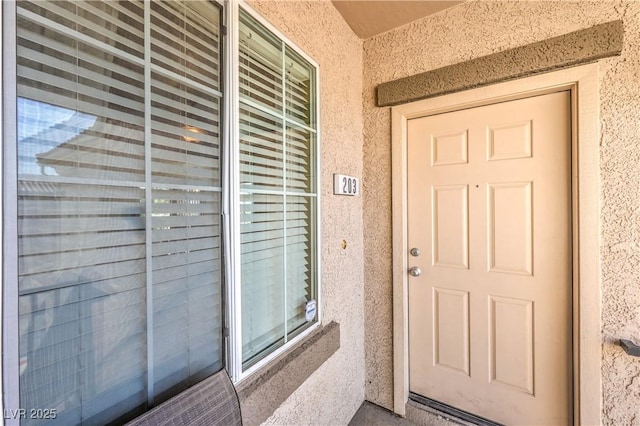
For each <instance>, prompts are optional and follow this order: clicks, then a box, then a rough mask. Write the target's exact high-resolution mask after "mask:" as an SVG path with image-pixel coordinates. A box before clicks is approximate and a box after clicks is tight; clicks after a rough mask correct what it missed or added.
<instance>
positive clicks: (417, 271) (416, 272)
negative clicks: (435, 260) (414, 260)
mask: <svg viewBox="0 0 640 426" xmlns="http://www.w3.org/2000/svg"><path fill="white" fill-rule="evenodd" d="M409 274H410V275H411V276H412V277H419V276H420V275H422V271H421V270H420V268H418V267H417V266H414V267H413V268H411V269H409Z"/></svg>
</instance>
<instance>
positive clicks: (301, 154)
mask: <svg viewBox="0 0 640 426" xmlns="http://www.w3.org/2000/svg"><path fill="white" fill-rule="evenodd" d="M314 148H315V134H314V133H312V132H311V131H309V130H307V129H304V128H302V127H297V126H287V190H288V191H295V192H306V193H309V192H315V176H314V175H313V172H314V170H315V165H314V164H313V162H314V161H315V152H314Z"/></svg>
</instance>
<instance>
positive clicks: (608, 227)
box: [363, 1, 640, 425]
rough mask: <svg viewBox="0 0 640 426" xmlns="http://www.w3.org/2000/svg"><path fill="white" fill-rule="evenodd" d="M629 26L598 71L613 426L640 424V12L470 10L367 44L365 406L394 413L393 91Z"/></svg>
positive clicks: (610, 7)
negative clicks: (382, 88) (380, 102)
mask: <svg viewBox="0 0 640 426" xmlns="http://www.w3.org/2000/svg"><path fill="white" fill-rule="evenodd" d="M616 19H621V20H622V21H623V23H624V30H625V32H624V47H623V51H622V54H621V56H619V57H613V58H608V59H603V60H601V61H599V64H600V74H599V80H600V81H599V83H600V111H599V113H600V126H601V134H600V135H599V139H600V171H601V180H600V183H601V187H600V198H601V199H600V204H601V211H600V214H601V230H600V233H601V242H600V244H601V246H600V271H601V282H600V286H601V292H602V344H603V359H602V383H603V394H602V403H603V413H602V415H603V423H604V424H611V425H613V424H627V425H640V359H638V358H630V357H629V356H627V355H626V354H625V353H624V352H623V351H622V350H621V349H620V348H619V347H618V346H617V345H616V342H617V340H618V339H619V338H634V339H636V340H640V2H610V1H598V2H560V1H544V2H532V1H522V2H493V1H471V2H466V3H463V4H461V5H458V6H455V7H453V8H451V9H448V10H445V11H443V12H441V13H439V14H437V15H433V16H430V17H427V18H424V19H421V20H418V21H416V22H414V23H412V24H409V25H407V26H405V27H402V28H399V29H396V30H394V31H391V32H388V33H385V34H382V35H380V36H377V37H373V38H371V39H368V40H366V41H365V42H364V68H363V76H364V81H363V84H364V91H363V104H364V179H363V188H364V193H363V202H364V226H365V229H366V232H365V234H364V245H365V247H366V251H365V264H364V265H365V275H364V278H365V293H364V298H365V299H364V300H365V301H364V304H365V354H366V355H365V363H366V389H365V396H366V399H367V400H369V401H372V402H374V403H376V404H379V405H382V406H384V407H387V408H390V409H391V408H392V406H393V370H392V356H393V352H392V304H391V298H392V263H391V255H392V253H391V245H392V244H391V242H392V240H391V238H392V235H391V145H390V144H391V142H390V141H391V114H390V108H388V107H385V108H379V107H376V106H375V105H376V104H375V101H376V99H375V87H376V86H377V85H378V84H380V83H383V82H387V81H390V80H394V79H398V78H403V77H407V76H411V75H414V74H419V73H423V72H425V71H429V70H434V69H437V68H441V67H444V66H447V65H452V64H456V63H459V62H463V61H467V60H471V59H475V58H479V57H482V56H486V55H490V54H493V53H496V52H500V51H503V50H506V49H511V48H515V47H518V46H523V45H526V44H529V43H534V42H538V41H541V40H545V39H548V38H551V37H555V36H558V35H562V34H566V33H569V32H572V31H576V30H579V29H583V28H588V27H591V26H594V25H597V24H601V23H604V22H608V21H612V20H616Z"/></svg>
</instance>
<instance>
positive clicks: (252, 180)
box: [240, 105, 284, 190]
mask: <svg viewBox="0 0 640 426" xmlns="http://www.w3.org/2000/svg"><path fill="white" fill-rule="evenodd" d="M282 131H283V129H282V120H281V119H279V118H275V117H273V116H271V115H270V114H266V113H264V112H262V111H260V110H258V109H256V108H252V107H249V106H244V105H241V106H240V185H241V187H242V188H246V189H248V190H253V189H280V190H282V188H283V185H284V173H283V162H282V147H283V144H282Z"/></svg>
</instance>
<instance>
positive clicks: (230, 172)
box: [223, 2, 242, 381]
mask: <svg viewBox="0 0 640 426" xmlns="http://www.w3.org/2000/svg"><path fill="white" fill-rule="evenodd" d="M226 17H227V25H228V30H227V35H226V40H227V41H226V46H227V54H226V58H225V59H226V62H225V68H224V69H225V71H226V72H225V82H226V83H227V84H225V87H224V89H225V93H224V95H225V99H226V102H225V105H226V106H227V108H226V111H227V113H226V115H225V123H226V126H225V138H224V144H225V145H224V146H225V148H226V149H225V152H226V155H224V157H223V158H224V165H225V173H223V176H224V177H227V176H228V179H225V180H224V181H223V185H224V186H223V192H224V193H223V199H224V203H225V214H226V218H227V220H226V221H225V224H226V227H225V231H224V236H225V247H227V253H225V255H224V259H225V266H227V274H226V277H227V283H226V285H227V290H228V292H227V294H228V295H229V297H228V298H227V304H228V307H229V309H228V311H229V314H228V317H229V342H230V355H231V356H230V357H229V358H230V363H229V364H230V365H229V366H228V367H229V372H230V373H231V377H232V379H233V380H235V381H237V380H239V379H240V378H241V376H242V303H241V298H240V297H241V294H242V282H241V279H240V276H241V263H240V254H241V251H240V221H239V220H238V218H239V217H240V191H239V189H240V143H239V140H240V130H239V128H238V126H237V125H236V123H238V120H239V115H240V101H239V86H240V83H239V78H240V77H239V76H240V65H239V58H238V51H239V45H238V33H237V32H236V28H235V25H237V23H238V22H239V6H238V2H227V3H226ZM231 25H233V26H234V27H233V28H230V26H231Z"/></svg>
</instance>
